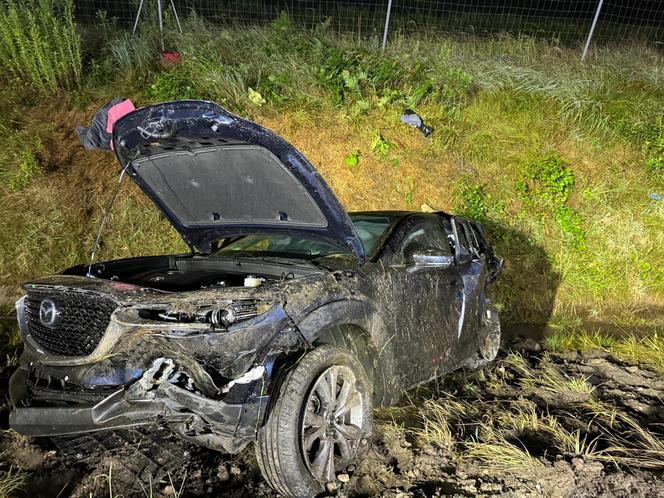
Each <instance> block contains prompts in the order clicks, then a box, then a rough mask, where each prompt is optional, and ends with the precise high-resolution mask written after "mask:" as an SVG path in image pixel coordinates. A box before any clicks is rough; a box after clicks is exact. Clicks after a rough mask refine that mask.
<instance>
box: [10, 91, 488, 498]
mask: <svg viewBox="0 0 664 498" xmlns="http://www.w3.org/2000/svg"><path fill="white" fill-rule="evenodd" d="M113 143H114V148H115V151H116V154H117V156H118V159H119V161H120V164H121V166H122V169H123V173H125V174H126V175H127V176H129V177H130V178H132V179H133V180H134V181H135V182H136V183H137V184H138V185H139V186H140V187H141V188H142V189H143V190H144V191H145V192H146V194H147V195H148V196H149V197H150V198H151V199H152V200H153V201H154V202H155V204H156V205H157V206H158V207H159V208H160V209H161V210H162V212H163V213H164V215H165V216H166V217H167V218H168V219H169V220H170V221H171V223H172V224H173V226H174V227H175V228H176V229H177V230H178V231H179V232H180V233H181V235H182V237H183V238H184V240H185V241H186V242H187V243H188V244H189V246H190V247H191V248H192V253H191V254H184V255H172V256H147V257H141V258H133V259H125V260H117V261H108V262H103V263H92V262H91V263H90V264H88V265H79V266H76V267H73V268H70V269H68V270H65V271H64V272H63V273H62V274H61V275H57V276H52V277H46V278H42V279H39V280H35V281H33V282H30V283H27V284H26V285H25V286H24V289H25V293H26V295H25V296H24V297H23V298H22V299H21V300H20V301H19V302H18V303H17V312H18V318H19V324H20V328H21V334H22V337H23V341H24V343H25V351H24V353H23V356H22V358H21V363H20V367H19V368H18V370H17V372H16V373H15V374H14V376H13V378H12V381H11V389H10V392H11V398H12V402H13V411H12V413H11V416H10V423H11V425H12V426H13V427H14V428H15V429H16V430H17V431H19V432H21V433H24V434H28V435H35V436H45V435H58V434H59V435H62V434H81V433H86V432H92V431H100V430H109V429H126V428H130V427H135V426H144V425H148V426H151V425H154V424H155V423H157V422H158V423H159V424H160V425H165V426H167V427H168V428H169V429H171V430H172V431H173V432H174V433H176V434H178V435H179V436H180V437H182V438H185V439H187V440H189V441H191V442H194V443H196V444H198V445H201V446H206V447H209V448H213V449H217V450H221V451H224V452H228V453H237V452H239V451H241V450H242V449H243V448H244V447H246V446H247V445H248V444H249V443H251V442H253V441H256V440H257V439H258V460H259V465H261V468H262V469H263V472H264V474H266V478H267V480H268V482H269V483H270V484H271V485H272V486H273V487H274V488H275V489H276V490H277V491H279V492H281V493H283V494H290V495H295V496H307V495H310V494H311V493H312V492H314V491H315V490H316V489H324V485H325V483H326V482H329V481H330V480H333V479H334V476H335V473H337V472H339V471H343V470H344V469H345V468H346V466H347V465H348V464H349V463H350V462H351V461H352V460H353V459H354V458H355V457H356V456H357V455H359V454H361V453H362V451H363V447H366V441H367V439H368V438H370V436H371V429H372V422H371V407H373V406H374V405H381V404H383V405H386V404H390V403H393V402H394V401H396V400H397V399H398V398H399V395H400V393H401V392H402V391H404V390H406V389H408V388H411V387H413V386H415V385H418V384H421V383H424V382H427V381H429V380H431V379H433V378H435V377H438V376H440V375H443V374H445V373H448V372H450V371H452V370H454V369H456V368H459V367H460V366H462V365H472V366H478V365H480V364H482V363H483V362H486V361H490V360H492V359H493V358H494V357H495V355H496V353H497V350H498V344H499V339H500V323H499V319H498V314H497V312H496V311H495V310H494V309H493V308H492V305H491V302H490V300H489V298H488V296H487V292H488V289H489V287H490V285H491V282H492V281H493V280H494V279H495V278H496V276H497V275H498V273H499V271H500V268H501V262H500V261H499V260H498V259H497V258H496V257H495V256H494V254H493V251H492V249H491V247H490V246H488V244H487V243H486V240H485V237H484V233H483V229H482V227H481V226H480V225H478V224H476V223H473V222H471V221H469V220H466V219H463V218H460V217H455V216H451V215H449V214H446V213H442V212H440V213H416V212H362V213H352V214H348V213H346V212H345V211H344V210H343V208H342V207H341V204H340V203H339V201H338V200H337V199H336V197H335V196H334V194H333V193H332V191H331V190H330V188H329V187H328V186H327V185H326V184H325V182H324V181H323V179H322V178H321V177H320V175H318V173H317V172H316V171H315V169H314V168H313V166H311V164H309V163H308V161H307V160H306V159H305V158H304V157H303V156H302V155H301V154H300V153H299V152H298V151H297V150H295V148H294V147H292V146H291V145H290V144H288V143H287V142H285V141H284V140H283V139H281V138H280V137H278V136H277V135H275V134H274V133H272V132H270V131H269V130H266V129H265V128H262V127H260V126H259V125H257V124H255V123H251V122H249V121H246V120H243V119H241V118H239V117H237V116H234V115H232V114H230V113H228V112H227V111H225V110H224V109H222V108H220V107H218V106H217V105H216V104H213V103H209V102H192V101H186V102H173V103H166V104H159V105H156V106H149V107H146V108H143V109H139V110H137V111H134V112H132V113H130V114H128V115H126V116H125V117H123V118H121V119H120V120H119V121H118V122H117V123H116V126H115V128H114V131H113ZM284 400H286V401H284ZM285 432H286V433H288V432H292V434H284V433H285ZM294 436H295V437H294ZM328 436H329V438H328ZM283 438H287V439H288V441H285V440H284V439H283ZM291 440H293V441H296V440H297V441H299V442H298V443H297V444H298V445H300V448H301V449H300V450H298V451H299V452H300V454H299V455H297V456H296V457H295V458H296V461H294V462H290V463H289V462H286V461H284V462H277V463H275V462H273V461H271V460H272V453H271V452H274V451H276V452H277V454H280V455H281V454H282V453H288V451H286V450H284V451H282V450H281V449H280V448H282V447H284V445H286V446H287V445H289V444H294V443H293V441H291ZM289 451H290V450H289ZM276 460H279V459H278V458H277V459H276ZM293 465H296V467H297V468H296V471H294V472H291V473H289V471H286V470H284V469H285V468H287V467H288V466H290V467H292V466H293Z"/></svg>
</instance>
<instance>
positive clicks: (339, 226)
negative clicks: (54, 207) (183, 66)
mask: <svg viewBox="0 0 664 498" xmlns="http://www.w3.org/2000/svg"><path fill="white" fill-rule="evenodd" d="M162 118H164V119H167V120H168V123H169V126H171V127H172V128H169V130H167V132H165V133H164V136H162V137H159V138H157V137H150V136H146V134H145V133H144V132H141V131H140V130H139V129H145V128H146V126H148V125H149V124H150V123H158V122H159V121H160V119H162ZM113 144H114V148H115V152H116V155H117V157H118V160H119V161H120V164H121V166H122V168H123V169H126V171H127V173H128V174H129V176H130V177H131V178H132V179H133V180H134V181H135V182H136V183H137V184H138V185H139V187H141V189H143V191H144V192H145V193H146V194H147V195H148V197H150V199H152V201H153V202H154V203H155V204H156V205H157V206H158V207H159V209H161V210H162V212H163V213H164V214H165V215H166V217H167V218H168V219H169V221H170V222H171V223H172V224H173V226H174V227H175V229H176V230H177V231H178V232H180V234H181V235H182V237H183V238H184V240H185V242H187V244H189V245H190V246H193V247H196V248H198V249H199V250H201V251H202V252H208V251H209V250H210V245H211V244H212V243H213V242H214V241H215V240H218V239H220V238H222V237H227V236H229V235H247V234H250V233H282V234H290V235H296V236H297V235H299V236H302V237H304V238H307V237H309V238H311V237H314V238H318V239H320V240H321V241H324V242H327V243H330V244H334V245H337V246H339V247H341V248H343V249H344V250H345V251H348V252H350V253H352V254H354V255H355V256H356V257H357V258H358V259H360V260H362V259H364V250H363V247H362V244H361V242H360V240H359V239H358V237H357V234H356V233H355V229H354V227H353V224H352V223H351V221H350V219H349V218H348V215H347V214H346V212H345V210H344V209H343V207H342V206H341V204H340V203H339V201H338V200H337V198H336V196H335V195H334V193H333V192H332V190H331V189H330V188H329V186H328V185H327V183H325V180H323V178H322V177H321V176H320V174H319V173H318V172H317V171H316V170H315V169H314V167H313V166H312V165H311V163H309V161H308V160H307V159H306V158H305V157H304V156H303V155H302V154H301V153H300V152H299V151H298V150H297V149H296V148H295V147H293V146H292V145H291V144H289V143H288V142H286V141H285V140H284V139H283V138H281V137H280V136H278V135H276V134H275V133H274V132H272V131H270V130H268V129H266V128H263V127H262V126H260V125H258V124H256V123H253V122H251V121H248V120H245V119H242V118H240V117H239V116H236V115H234V114H232V113H230V112H228V111H227V110H226V109H223V108H222V107H220V106H218V105H217V104H215V103H213V102H205V101H194V100H191V101H177V102H166V103H161V104H156V105H151V106H146V107H143V108H141V109H137V110H136V111H133V112H131V113H129V114H127V115H126V116H123V117H122V118H121V119H119V120H118V121H117V122H116V123H115V125H114V128H113ZM233 144H235V145H242V144H250V145H257V146H259V147H262V148H264V149H266V150H267V151H269V152H270V153H271V154H273V155H274V156H276V157H277V158H278V159H279V160H280V161H281V163H282V164H284V165H285V166H286V168H287V169H288V171H290V173H291V174H292V175H294V176H295V177H296V178H297V180H298V181H299V182H300V184H301V185H302V186H303V187H304V188H305V189H306V191H307V192H308V193H309V194H310V195H311V197H312V198H313V200H314V201H315V202H316V204H317V205H318V207H319V209H320V210H321V212H322V214H323V216H324V218H325V219H326V220H327V224H328V225H327V226H326V227H318V226H310V227H293V226H290V225H288V224H283V225H285V226H282V225H280V224H279V221H278V220H275V222H274V223H253V224H250V225H247V224H241V223H233V224H231V223H226V224H223V225H221V224H219V223H216V224H215V223H209V224H204V223H196V224H194V225H188V224H186V223H183V222H182V220H180V219H179V218H178V217H177V216H176V215H175V213H174V212H172V211H171V210H170V209H169V208H168V207H167V205H166V203H165V202H164V200H163V199H161V198H160V196H159V195H158V194H157V193H156V192H155V191H154V190H153V189H152V188H151V187H150V185H149V184H148V183H147V182H146V181H144V180H143V178H142V177H141V175H140V174H139V173H138V172H137V171H136V170H135V169H134V167H133V164H132V163H133V161H135V160H137V159H140V158H142V157H146V156H150V155H154V154H163V153H169V152H173V151H189V152H191V151H196V150H204V149H206V148H210V147H213V146H220V145H227V146H232V145H233ZM219 173H220V174H223V165H220V172H219ZM219 194H220V195H222V194H223V192H220V193H219ZM259 201H260V200H259ZM252 202H255V200H252Z"/></svg>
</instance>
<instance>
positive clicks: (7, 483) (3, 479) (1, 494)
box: [0, 467, 27, 498]
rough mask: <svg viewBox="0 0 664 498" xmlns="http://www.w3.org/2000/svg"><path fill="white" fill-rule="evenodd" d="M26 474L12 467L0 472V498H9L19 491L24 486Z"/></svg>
mask: <svg viewBox="0 0 664 498" xmlns="http://www.w3.org/2000/svg"><path fill="white" fill-rule="evenodd" d="M26 477H27V476H26V474H25V473H24V472H22V471H20V470H16V469H14V468H12V467H10V468H9V470H0V498H10V497H11V496H15V495H16V493H17V492H19V491H21V489H22V488H23V485H24V484H25V480H26Z"/></svg>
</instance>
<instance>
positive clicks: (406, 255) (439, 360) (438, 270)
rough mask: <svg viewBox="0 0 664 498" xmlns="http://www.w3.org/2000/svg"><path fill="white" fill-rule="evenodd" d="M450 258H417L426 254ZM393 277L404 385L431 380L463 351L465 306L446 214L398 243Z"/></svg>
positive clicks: (413, 228) (420, 223)
mask: <svg viewBox="0 0 664 498" xmlns="http://www.w3.org/2000/svg"><path fill="white" fill-rule="evenodd" d="M423 255H424V256H425V257H428V258H430V260H432V261H435V260H436V258H442V259H445V258H446V259H447V261H448V262H449V264H448V265H447V266H445V265H442V264H441V265H430V266H429V265H426V264H419V265H418V264H416V263H415V260H417V259H419V260H420V261H421V260H422V259H423V258H422V256H423ZM387 278H388V279H389V280H388V281H389V284H390V288H391V289H392V293H393V294H392V300H393V305H394V307H393V309H392V317H393V321H392V323H393V325H394V327H395V338H394V340H395V341H396V344H395V354H396V356H397V358H398V359H399V363H400V364H401V366H402V368H401V369H400V370H401V371H400V372H399V373H400V376H401V385H402V386H403V387H404V388H407V387H410V386H413V385H416V384H419V383H421V382H425V381H427V380H429V379H432V378H434V377H436V376H438V375H440V374H442V373H444V372H445V371H446V370H447V369H448V367H449V366H450V362H451V361H452V360H453V358H454V355H455V354H456V352H457V351H458V344H457V342H458V339H457V336H456V330H457V326H458V321H459V312H460V308H459V307H457V306H455V297H456V294H457V287H458V285H459V279H458V273H457V269H456V266H455V264H454V255H453V253H452V249H451V247H450V245H449V242H448V239H447V234H446V232H445V230H444V228H443V225H442V220H441V219H440V218H439V217H438V216H435V215H431V217H427V218H425V219H420V220H416V221H415V222H414V223H412V224H410V225H409V226H408V227H407V230H405V232H404V234H403V236H402V239H401V240H400V241H399V243H398V245H397V247H396V248H395V253H394V256H393V260H392V264H391V265H390V267H389V268H388V274H387Z"/></svg>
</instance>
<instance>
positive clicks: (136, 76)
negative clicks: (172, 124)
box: [0, 4, 664, 323]
mask: <svg viewBox="0 0 664 498" xmlns="http://www.w3.org/2000/svg"><path fill="white" fill-rule="evenodd" d="M7 5H8V6H11V5H14V4H7ZM7 8H10V7H7ZM63 19H65V18H63ZM63 22H64V21H63ZM166 28H167V29H166V44H167V46H168V48H169V49H171V50H177V51H179V52H180V53H181V55H182V61H181V63H179V64H176V65H169V66H167V67H165V66H163V65H162V64H161V63H160V61H159V56H158V50H159V38H158V32H157V31H156V30H154V29H153V27H150V26H148V27H146V28H145V29H143V30H142V32H141V34H140V36H132V35H131V34H129V33H126V32H124V31H122V30H121V29H118V28H117V26H115V25H114V24H113V22H112V21H109V20H108V19H107V18H105V17H104V16H99V17H98V20H97V24H96V25H95V26H93V27H92V28H90V27H86V29H80V32H81V33H82V35H83V36H84V37H85V39H84V40H83V41H84V45H86V46H88V47H90V48H89V49H88V50H87V51H86V53H85V54H84V60H83V65H84V66H83V67H85V68H86V69H88V71H86V72H85V74H83V73H80V77H73V79H72V80H71V82H69V80H67V81H61V82H59V83H57V85H58V87H61V88H63V89H66V88H67V87H71V86H73V87H76V85H75V81H74V80H76V81H78V80H79V79H80V81H81V88H80V89H74V90H70V91H69V92H66V93H64V94H63V98H61V99H58V101H57V102H49V101H47V100H45V99H39V98H35V97H34V96H33V95H30V94H29V92H26V91H25V90H24V89H22V88H20V87H19V86H16V85H15V84H14V81H15V80H14V79H13V78H14V77H13V76H5V77H4V80H5V81H6V83H7V85H8V88H10V89H11V90H4V91H3V92H0V111H3V110H5V109H6V110H7V113H6V114H5V115H2V114H0V135H1V136H2V139H3V145H2V147H0V159H2V162H1V163H0V164H2V165H1V166H0V177H1V178H2V179H3V180H4V181H3V185H4V190H3V191H2V198H1V199H0V229H1V230H2V232H3V238H2V241H1V242H0V275H2V276H3V285H4V286H5V287H6V288H5V291H4V294H6V295H7V296H11V297H9V299H8V302H11V299H13V298H14V297H15V296H16V295H17V294H18V290H17V285H18V284H19V283H20V282H22V281H24V280H26V279H29V278H32V277H35V276H38V275H41V274H44V273H50V272H54V271H57V270H59V269H62V268H64V267H67V266H69V265H71V264H73V263H75V262H81V261H85V260H86V259H87V257H88V254H89V249H90V247H91V243H92V234H93V232H94V230H95V228H96V226H97V223H98V220H99V216H100V213H101V210H102V206H103V205H104V203H105V200H104V199H105V196H106V195H107V193H108V191H109V188H110V187H109V186H110V185H111V184H112V182H113V181H114V176H115V174H116V173H117V166H116V165H115V164H114V162H113V160H112V158H111V157H110V156H101V155H96V154H90V153H87V154H84V153H82V152H80V150H79V149H78V147H77V145H76V139H75V137H73V136H72V135H71V133H69V134H66V135H65V134H62V132H61V130H71V128H72V127H73V126H74V124H77V123H85V122H87V121H88V120H89V118H90V116H91V115H92V113H93V112H94V110H96V109H97V108H98V107H99V105H100V104H101V103H103V102H104V101H107V100H108V99H109V98H110V97H111V96H114V95H125V96H128V97H132V98H133V99H134V100H135V101H136V103H137V104H139V105H142V104H146V103H149V102H153V101H158V100H171V99H178V98H205V99H211V100H215V101H217V102H219V103H221V104H222V105H224V106H227V107H228V108H230V109H231V110H233V111H235V112H239V113H241V114H243V115H246V116H248V117H249V118H251V119H254V120H257V121H259V122H260V123H262V124H264V125H266V126H268V127H270V128H273V129H274V130H275V131H277V132H278V133H280V134H282V135H283V136H284V137H285V138H286V139H288V140H289V141H291V142H292V143H294V144H295V145H296V146H297V147H298V148H300V149H301V150H302V151H303V152H304V153H305V155H307V156H308V157H309V158H310V159H311V160H312V162H313V163H314V165H316V167H317V169H318V170H319V172H320V173H321V174H322V175H323V177H324V178H325V179H326V180H327V181H328V182H329V183H330V185H331V187H332V188H333V190H334V191H335V192H336V193H337V195H338V196H339V198H340V200H341V201H342V203H343V204H344V205H345V206H346V207H347V208H348V209H349V210H365V209H418V208H419V206H422V205H428V206H432V207H434V208H435V209H444V210H449V211H456V212H460V213H463V214H465V215H467V216H470V217H472V218H476V219H479V220H481V221H483V222H484V223H485V224H486V226H487V229H488V232H489V237H490V239H491V241H492V242H493V243H494V244H495V246H496V248H497V251H498V253H499V254H500V255H501V256H503V257H505V259H506V265H505V271H504V275H503V277H502V278H501V279H500V281H499V283H498V287H497V296H496V301H497V303H498V305H499V306H500V307H501V309H502V311H503V318H504V321H506V322H519V323H521V322H534V323H543V322H546V321H547V320H548V319H549V318H550V317H551V315H552V314H553V313H554V312H555V313H556V314H569V315H576V314H583V315H586V316H591V317H613V316H617V317H618V318H625V319H628V318H629V317H630V316H631V314H632V311H633V310H635V309H644V308H645V309H657V308H658V307H661V306H662V305H663V304H664V244H663V243H662V242H664V240H663V239H662V231H661V226H662V222H663V221H664V203H662V202H658V201H656V200H654V199H652V198H651V197H650V194H651V193H657V192H660V193H661V189H662V181H661V178H660V175H659V173H657V171H659V166H657V164H659V163H658V161H659V159H660V158H661V157H660V156H661V150H662V149H661V147H660V145H661V143H660V142H661V136H662V134H663V133H664V131H663V130H664V128H663V124H662V115H663V114H662V109H663V108H664V90H663V89H662V88H664V85H662V82H663V81H664V76H663V75H664V62H663V59H662V56H661V54H660V53H659V52H657V51H655V50H653V49H652V48H650V47H648V46H642V45H638V44H627V45H624V46H618V47H612V48H611V49H608V48H602V47H599V48H594V49H593V51H592V53H591V54H590V56H589V59H588V62H587V63H586V64H585V65H583V66H581V65H580V64H579V63H578V50H576V47H573V48H567V47H564V46H560V45H559V44H558V43H556V42H555V41H545V40H537V39H534V38H528V37H518V38H516V37H509V36H497V37H489V38H474V37H465V38H453V37H449V36H447V37H441V36H439V35H437V34H435V33H434V32H433V31H432V32H428V31H426V30H423V31H420V32H419V33H418V34H417V35H409V36H406V35H405V34H399V35H395V36H394V37H393V38H392V39H391V43H390V45H389V46H388V49H387V50H386V51H385V52H382V51H380V50H379V49H378V48H377V47H376V44H375V43H374V40H358V39H357V38H356V37H352V36H346V35H343V34H338V33H336V32H334V31H333V30H332V29H331V28H330V26H329V25H326V24H321V25H316V26H314V27H313V29H312V30H309V31H307V32H303V31H301V30H299V29H297V28H296V27H295V26H294V25H293V24H292V23H291V22H290V20H289V19H288V17H285V16H281V17H279V18H277V19H275V20H274V22H273V23H272V24H271V25H268V26H262V27H256V26H243V27H233V26H228V27H215V26H211V25H209V24H206V23H205V22H204V21H203V20H202V19H200V18H198V17H196V16H195V15H193V14H192V15H189V16H188V17H187V19H184V34H183V35H180V34H179V33H177V32H176V31H175V30H173V29H172V28H173V20H172V19H167V20H166ZM19 64H21V66H20V68H17V69H16V71H18V70H19V69H20V70H21V71H24V70H25V71H27V70H29V68H30V67H32V66H31V65H30V64H29V63H28V62H20V63H19ZM63 67H64V66H63ZM11 74H15V71H14V72H12V73H11ZM71 74H74V72H73V73H71ZM404 107H412V108H415V109H416V110H417V112H418V113H419V114H420V115H422V116H423V117H424V120H425V122H426V123H427V124H429V125H430V126H432V127H433V128H434V129H435V132H434V134H433V135H432V136H431V137H430V138H429V139H425V138H423V137H422V135H421V134H419V132H418V131H417V130H414V129H411V128H408V127H406V126H405V125H403V124H401V123H400V122H399V116H400V114H401V112H402V111H403V108H404ZM34 135H37V136H38V137H39V145H36V143H37V142H35V141H33V140H32V137H33V136H34ZM54 150H55V151H56V152H57V153H54V152H53V151H54ZM653 165H654V166H653ZM157 227H158V228H157ZM156 233H159V234H160V236H155V235H154V234H156ZM183 249H184V247H183V245H182V244H181V243H179V242H178V238H177V235H175V234H174V233H173V231H172V230H171V229H169V228H168V227H167V225H166V224H165V223H164V222H163V221H162V220H161V218H160V215H159V214H157V213H156V212H155V210H154V209H152V208H151V207H150V204H149V203H148V202H146V201H145V200H144V199H143V198H142V194H140V193H138V192H137V191H136V189H134V188H129V187H127V190H126V193H125V194H123V195H122V196H121V200H120V202H119V203H118V205H116V207H115V211H114V213H113V216H112V219H111V221H110V223H109V227H108V229H107V233H106V235H105V237H104V240H103V245H102V248H101V251H100V257H101V258H102V259H103V258H115V257H124V256H129V255H132V254H149V253H158V252H173V251H181V250H183Z"/></svg>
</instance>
